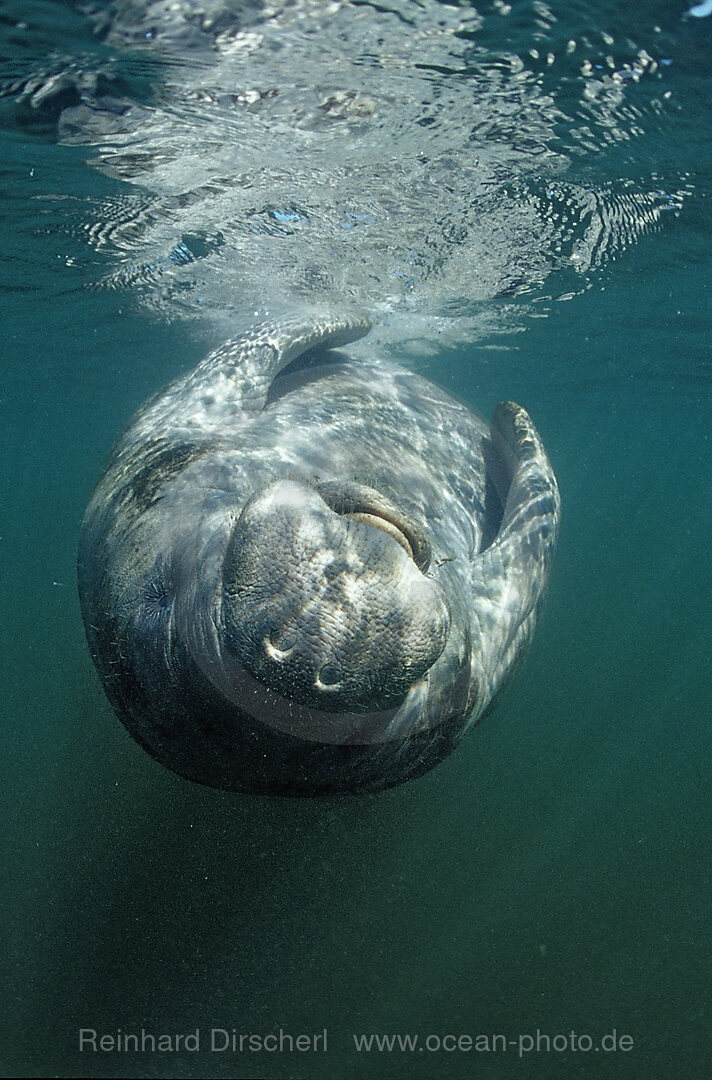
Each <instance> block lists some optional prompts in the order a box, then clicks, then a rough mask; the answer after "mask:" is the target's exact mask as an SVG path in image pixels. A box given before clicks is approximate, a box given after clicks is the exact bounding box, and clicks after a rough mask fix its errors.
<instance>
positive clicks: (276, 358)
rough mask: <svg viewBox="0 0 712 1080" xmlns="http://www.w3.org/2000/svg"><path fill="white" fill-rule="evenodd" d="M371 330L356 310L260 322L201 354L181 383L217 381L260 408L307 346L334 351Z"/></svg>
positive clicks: (237, 397)
mask: <svg viewBox="0 0 712 1080" xmlns="http://www.w3.org/2000/svg"><path fill="white" fill-rule="evenodd" d="M370 329H371V323H370V320H369V319H368V317H367V316H366V315H365V314H364V313H363V312H361V311H348V309H347V310H340V311H339V312H332V311H321V312H320V311H316V312H313V313H311V314H309V315H307V316H305V317H302V318H298V317H297V318H281V319H279V320H277V319H275V320H274V321H273V322H262V323H259V324H258V325H256V326H254V327H253V328H252V329H250V330H247V331H246V332H245V333H244V334H241V335H240V336H239V337H235V338H231V339H230V340H228V341H226V342H224V343H223V344H222V345H220V346H219V347H218V348H217V349H215V350H214V351H213V352H211V353H210V354H209V355H208V356H206V358H205V360H203V362H202V363H201V364H199V365H198V366H197V368H196V369H195V371H194V372H193V373H192V375H191V376H190V377H189V380H188V382H187V383H186V389H191V388H193V386H201V385H202V384H203V383H205V382H209V383H210V386H211V387H212V388H214V387H215V385H216V383H217V384H219V383H220V382H221V381H222V380H224V381H225V382H226V383H228V384H229V390H230V396H231V398H232V399H233V400H234V401H235V402H239V403H240V406H241V408H243V409H244V410H245V411H247V412H259V411H260V409H262V408H264V404H265V401H266V399H267V393H268V391H269V388H270V385H271V383H272V380H273V379H274V378H275V376H276V375H278V374H279V372H280V371H281V370H282V369H283V368H285V367H287V365H288V364H291V362H292V360H296V358H297V357H298V356H301V355H302V354H303V353H306V352H308V351H309V350H310V349H314V348H317V347H318V348H320V349H333V348H339V347H340V346H342V345H348V344H349V343H350V342H352V341H358V339H359V338H362V337H363V336H364V334H367V333H368V331H369V330H370Z"/></svg>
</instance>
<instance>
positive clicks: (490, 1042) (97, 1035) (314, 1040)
mask: <svg viewBox="0 0 712 1080" xmlns="http://www.w3.org/2000/svg"><path fill="white" fill-rule="evenodd" d="M351 1039H352V1044H353V1049H354V1050H355V1051H356V1052H357V1053H365V1054H369V1053H376V1054H383V1053H393V1052H396V1053H412V1052H413V1051H418V1050H420V1051H428V1052H430V1053H438V1052H444V1053H446V1054H451V1053H453V1052H456V1053H457V1052H459V1053H467V1052H471V1051H475V1052H479V1053H490V1054H492V1053H494V1054H497V1053H499V1054H502V1053H513V1054H515V1055H516V1056H517V1057H519V1058H522V1057H526V1056H527V1055H529V1054H531V1053H538V1054H541V1053H552V1052H553V1053H555V1054H556V1053H564V1052H566V1051H569V1052H572V1051H573V1052H578V1053H584V1054H585V1053H587V1052H589V1051H591V1050H595V1051H598V1050H602V1051H604V1053H607V1054H610V1053H615V1052H617V1051H623V1052H624V1053H625V1052H626V1051H629V1050H632V1049H633V1036H632V1035H626V1034H623V1033H619V1032H618V1031H617V1030H616V1028H613V1030H612V1031H609V1032H606V1033H605V1034H604V1035H601V1036H599V1037H594V1036H592V1035H587V1034H582V1033H579V1032H576V1031H573V1030H571V1031H568V1032H558V1033H556V1034H553V1035H550V1034H547V1033H546V1032H542V1031H540V1030H539V1028H537V1029H536V1032H533V1033H532V1032H523V1033H521V1034H519V1035H516V1036H510V1037H507V1036H506V1035H502V1034H488V1035H486V1034H480V1035H466V1034H461V1035H452V1034H445V1035H385V1034H384V1035H376V1034H361V1035H356V1034H352V1035H351ZM79 1050H80V1051H84V1052H86V1051H89V1052H90V1053H91V1052H94V1053H97V1052H101V1053H104V1054H110V1053H139V1054H140V1053H144V1054H145V1053H159V1054H161V1053H162V1054H166V1053H167V1054H171V1053H177V1052H178V1053H184V1052H187V1053H192V1054H194V1053H198V1052H200V1051H201V1050H202V1051H207V1052H208V1053H214V1054H221V1053H225V1051H227V1052H232V1053H238V1054H260V1053H265V1052H266V1053H282V1054H284V1053H287V1054H290V1053H294V1052H295V1051H296V1052H299V1053H308V1052H309V1051H311V1052H312V1053H322V1054H323V1053H326V1051H327V1029H326V1028H324V1029H323V1031H320V1032H314V1033H306V1032H303V1033H301V1034H299V1035H292V1034H290V1033H289V1032H288V1031H284V1030H283V1028H279V1030H278V1031H276V1032H271V1033H267V1034H261V1035H258V1034H249V1033H246V1032H240V1031H237V1030H236V1029H235V1028H232V1030H231V1031H228V1030H227V1028H215V1027H214V1028H210V1029H209V1031H208V1030H205V1031H203V1030H201V1029H200V1028H195V1030H194V1031H189V1032H183V1033H182V1034H157V1033H154V1032H151V1031H147V1030H146V1029H145V1028H141V1030H140V1031H123V1030H122V1029H121V1028H118V1029H117V1030H115V1031H112V1032H98V1031H96V1029H95V1028H80V1029H79Z"/></svg>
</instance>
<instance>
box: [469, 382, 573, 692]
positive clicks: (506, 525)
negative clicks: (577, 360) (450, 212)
mask: <svg viewBox="0 0 712 1080" xmlns="http://www.w3.org/2000/svg"><path fill="white" fill-rule="evenodd" d="M490 437H491V440H492V444H493V448H494V450H495V453H496V456H497V458H498V460H499V466H500V474H501V478H502V479H503V481H504V492H503V494H504V497H505V501H504V514H503V517H502V522H501V525H500V528H499V531H498V533H497V535H496V536H495V538H494V541H493V542H492V544H491V545H490V546H489V547H488V548H486V549H485V550H484V551H483V552H482V553H481V554H479V555H477V556H476V558H475V559H474V560H473V564H472V587H473V638H474V641H473V644H474V648H473V655H474V660H473V664H474V665H475V668H474V670H473V676H474V679H475V681H476V684H477V686H478V691H477V697H478V700H479V703H480V707H481V708H483V707H484V706H485V705H486V704H487V703H488V702H489V700H490V699H491V697H492V696H493V693H494V690H495V688H497V687H498V686H499V684H500V682H501V680H502V672H503V671H506V669H507V668H508V667H509V665H510V664H512V663H513V662H514V661H515V660H516V658H517V657H518V656H519V654H520V653H521V652H522V651H523V650H524V648H525V647H526V645H527V644H528V642H529V639H530V637H531V634H532V632H533V630H534V624H535V622H536V616H537V611H538V608H539V604H540V602H541V600H542V598H543V595H544V592H545V588H546V583H547V580H548V577H549V569H550V566H551V560H552V558H553V555H554V548H555V546H556V537H557V534H558V529H559V516H560V510H561V501H560V498H559V489H558V486H557V483H556V478H555V477H554V473H553V471H552V468H551V465H550V464H549V459H548V457H547V455H546V451H545V450H544V447H543V445H542V442H541V439H540V438H539V435H538V433H537V431H536V429H535V427H534V425H533V423H532V421H531V419H530V418H529V415H528V413H527V412H526V411H525V410H524V409H522V408H521V407H520V406H519V405H515V404H514V403H513V402H511V401H506V402H502V403H501V404H500V405H498V406H497V408H496V409H495V411H494V414H493V416H492V421H491V424H490Z"/></svg>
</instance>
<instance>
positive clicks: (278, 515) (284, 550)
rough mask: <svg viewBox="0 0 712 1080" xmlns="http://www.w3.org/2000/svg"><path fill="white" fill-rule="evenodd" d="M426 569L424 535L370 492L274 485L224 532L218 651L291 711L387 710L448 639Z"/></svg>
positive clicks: (357, 487)
mask: <svg viewBox="0 0 712 1080" xmlns="http://www.w3.org/2000/svg"><path fill="white" fill-rule="evenodd" d="M429 562H430V546H429V543H428V540H427V536H426V535H425V532H424V530H423V529H422V527H420V526H419V525H418V524H417V523H416V522H414V521H412V520H411V519H410V518H409V517H408V516H407V515H405V514H403V513H402V512H401V511H400V510H399V509H398V508H397V507H396V506H394V505H393V503H391V502H390V501H389V500H388V499H386V498H385V497H384V496H382V495H381V494H380V493H379V492H377V491H375V490H374V489H372V488H369V487H367V486H365V485H362V484H357V483H353V482H344V483H342V482H339V481H329V482H324V483H317V484H314V485H311V484H307V483H303V482H301V481H293V480H280V481H277V482H275V483H273V484H272V485H270V486H269V487H268V488H267V489H266V490H264V491H263V492H261V493H259V494H258V495H255V496H253V498H251V499H250V500H249V501H248V502H247V504H246V505H245V507H244V509H243V511H242V513H241V515H240V517H239V518H238V520H237V521H236V523H235V526H234V528H233V531H232V535H231V537H230V541H229V543H228V547H227V550H226V554H225V561H224V566H223V580H222V610H221V619H220V628H219V629H220V633H221V637H222V644H223V646H224V647H225V649H226V650H227V651H228V652H229V653H230V654H231V655H232V657H234V658H235V659H236V660H237V661H238V662H239V664H240V665H242V666H243V667H244V668H245V670H246V671H247V672H248V673H249V674H250V675H251V676H252V677H254V678H255V679H257V680H258V681H259V682H260V683H262V684H263V685H264V686H266V687H267V688H269V689H270V690H272V691H274V692H276V693H277V694H279V695H280V696H281V697H284V698H287V699H289V700H292V701H294V702H298V703H299V704H301V705H306V706H309V707H311V708H315V709H320V710H324V711H327V712H370V711H377V710H383V709H390V708H394V707H395V706H397V705H398V704H399V703H400V702H401V701H402V700H403V699H404V698H405V696H406V694H407V693H408V691H409V690H410V688H411V686H412V685H413V683H414V682H416V681H417V680H418V679H420V678H422V677H423V675H425V673H426V672H427V671H428V669H429V668H430V667H431V666H432V665H433V664H434V663H435V661H436V660H437V659H438V657H439V656H440V655H441V653H442V652H443V649H444V647H445V644H446V641H447V638H448V633H449V629H450V615H449V612H448V608H447V605H446V603H445V599H444V596H443V593H442V590H441V588H440V586H439V585H438V584H437V582H436V581H434V580H433V579H432V578H429V577H427V576H426V574H425V571H426V570H427V568H428V565H429Z"/></svg>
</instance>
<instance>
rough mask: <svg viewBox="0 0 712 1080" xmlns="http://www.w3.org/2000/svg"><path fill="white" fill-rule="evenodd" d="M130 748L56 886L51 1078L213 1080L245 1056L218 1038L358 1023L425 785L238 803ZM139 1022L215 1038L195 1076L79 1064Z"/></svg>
mask: <svg viewBox="0 0 712 1080" xmlns="http://www.w3.org/2000/svg"><path fill="white" fill-rule="evenodd" d="M108 719H109V720H110V719H112V718H111V716H109V718H108ZM114 722H115V723H118V722H117V721H114ZM116 739H117V740H120V745H119V754H120V763H119V764H120V768H121V772H122V774H123V777H124V779H122V780H121V781H117V780H116V778H115V774H114V775H110V773H111V768H112V766H111V765H109V767H108V768H107V767H106V766H107V762H106V761H104V762H101V763H100V765H101V766H103V771H104V774H105V775H104V776H103V777H102V776H101V775H100V776H99V777H98V778H97V777H94V778H93V779H92V780H91V790H87V789H85V790H81V788H80V789H79V790H76V787H75V789H74V790H73V808H72V810H73V812H74V813H77V812H78V810H77V807H78V806H79V805H81V804H82V803H84V806H83V807H82V811H81V812H82V813H88V814H89V815H91V817H92V819H93V827H92V828H91V829H90V832H89V834H88V839H87V832H86V823H85V829H84V835H82V830H81V828H78V830H77V831H76V832H75V834H74V836H73V837H71V838H68V850H67V853H66V859H65V861H64V866H65V868H66V870H67V874H69V871H70V867H71V873H72V876H71V880H70V879H69V877H67V878H66V879H65V880H64V881H63V882H57V883H55V885H54V886H53V896H54V897H56V899H55V903H56V905H57V906H56V911H55V912H54V913H53V918H52V919H51V920H50V925H51V924H54V929H50V931H49V934H48V941H47V943H46V949H47V952H46V954H45V973H44V981H45V982H46V985H45V986H44V987H43V988H42V993H41V994H38V995H37V997H36V998H35V1001H36V1003H37V1004H36V1009H37V1014H36V1015H34V1016H33V1017H31V1018H30V1019H29V1027H30V1030H32V1031H33V1032H38V1031H43V1032H44V1035H43V1036H38V1038H37V1042H38V1044H39V1043H43V1044H44V1045H45V1048H47V1047H49V1048H51V1050H50V1054H49V1056H50V1057H52V1054H53V1053H55V1052H58V1053H59V1054H60V1058H61V1060H59V1061H58V1060H56V1057H55V1058H54V1059H53V1060H52V1062H51V1065H52V1072H53V1073H54V1074H55V1075H75V1076H77V1075H93V1076H101V1075H106V1076H117V1075H149V1072H148V1071H147V1070H150V1069H151V1068H154V1067H155V1068H157V1069H159V1071H158V1072H156V1073H154V1075H194V1073H193V1072H192V1071H190V1070H191V1069H192V1067H193V1066H195V1067H196V1068H198V1061H199V1060H202V1062H203V1065H202V1069H203V1071H202V1072H200V1071H199V1072H198V1073H197V1074H195V1075H207V1073H206V1072H205V1067H206V1065H205V1063H206V1061H207V1060H208V1059H209V1061H210V1064H209V1069H211V1070H212V1072H211V1075H218V1074H221V1070H222V1069H226V1070H228V1073H229V1070H230V1068H232V1069H234V1068H235V1067H236V1065H237V1063H238V1061H239V1063H240V1067H242V1063H243V1060H244V1059H243V1056H242V1055H234V1054H233V1055H231V1057H232V1064H231V1063H230V1055H223V1056H222V1057H221V1056H220V1055H219V1054H210V1053H208V1054H205V1053H204V1052H203V1050H204V1047H205V1049H207V1050H209V1037H210V1029H211V1028H212V1027H220V1028H225V1029H227V1030H228V1031H230V1030H231V1029H232V1028H235V1029H236V1030H238V1031H239V1032H270V1031H274V1030H276V1029H277V1028H279V1027H280V1026H281V1027H283V1028H284V1029H285V1030H291V1031H295V1032H299V1031H305V1032H309V1031H312V1032H317V1031H320V1030H322V1029H323V1028H324V1027H326V1026H328V1023H329V1019H330V1017H333V1016H337V1017H341V1018H342V1019H343V1016H344V1015H345V1014H348V1006H347V1005H346V1000H347V999H348V996H349V995H350V994H354V995H358V996H360V995H362V994H363V990H364V980H365V976H364V971H363V969H364V956H363V951H364V946H365V947H366V950H367V951H368V948H369V945H370V944H372V943H369V940H368V939H369V938H370V937H372V936H373V929H374V928H373V925H372V922H371V920H372V918H373V915H374V910H373V888H374V884H376V885H377V886H378V887H381V888H382V887H384V885H385V887H388V882H389V880H391V879H392V878H393V875H394V874H396V875H397V874H398V872H399V870H400V862H401V859H400V857H399V853H400V855H401V856H403V854H404V853H403V850H402V849H403V848H404V838H407V837H409V836H411V835H412V832H413V829H414V822H413V811H414V810H415V812H416V813H422V802H421V799H422V785H423V784H424V783H428V780H427V778H424V780H423V781H420V782H411V783H410V784H408V785H405V786H404V787H401V788H395V789H392V790H390V791H386V792H383V793H379V794H376V795H367V796H360V797H344V798H336V797H327V798H321V799H289V798H269V797H261V796H247V795H234V794H232V793H226V792H223V791H217V790H212V789H209V788H204V787H200V786H199V785H196V784H193V783H191V782H189V781H185V780H182V779H180V778H179V777H176V776H174V775H173V774H172V773H170V772H168V771H167V770H165V769H164V768H162V767H161V766H159V765H157V764H155V763H154V762H153V761H151V760H150V759H149V758H148V756H147V755H145V754H143V753H142V751H141V750H140V749H139V748H138V747H136V746H135V745H134V744H133V743H132V742H130V741H129V738H128V736H125V735H124V734H123V732H121V733H120V734H119V735H117V736H116ZM112 764H113V765H114V767H115V762H113V763H112ZM89 775H90V773H88V774H87V776H89ZM419 790H420V796H418V792H419ZM72 810H70V812H68V814H67V817H68V818H70V817H71V812H72ZM369 908H370V909H371V913H370V916H369V914H368V913H369ZM376 944H377V945H378V943H376ZM378 947H380V945H379V946H378ZM48 1025H51V1030H49V1028H48ZM142 1027H143V1028H145V1029H146V1030H147V1031H151V1032H154V1033H156V1032H161V1031H164V1032H173V1033H176V1032H188V1031H194V1030H195V1028H196V1027H200V1029H201V1048H200V1053H199V1054H194V1055H192V1056H191V1055H188V1058H190V1060H186V1059H183V1060H182V1063H181V1064H182V1067H183V1068H184V1069H188V1070H189V1071H188V1072H185V1071H184V1072H178V1071H173V1072H171V1071H169V1072H166V1071H165V1069H166V1068H169V1070H170V1068H173V1067H174V1066H175V1062H176V1060H177V1058H176V1057H175V1055H164V1057H163V1061H162V1063H161V1062H159V1061H157V1060H156V1058H157V1057H158V1055H154V1057H153V1058H151V1056H150V1055H148V1054H145V1053H144V1054H134V1053H127V1054H121V1055H117V1054H96V1053H92V1054H88V1053H87V1052H84V1053H81V1054H80V1053H79V1052H78V1033H79V1029H80V1028H91V1029H95V1030H96V1031H97V1032H99V1033H101V1032H109V1033H114V1034H116V1032H117V1029H121V1030H122V1031H123V1032H132V1031H138V1032H140V1030H141V1028H142ZM60 1047H61V1048H62V1049H61V1051H60V1050H59V1048H60ZM45 1053H47V1050H46V1049H45ZM274 1057H275V1061H274V1062H273V1063H272V1064H273V1065H274V1069H275V1070H277V1071H275V1072H273V1073H271V1074H270V1075H291V1074H290V1073H289V1072H288V1071H287V1072H285V1073H282V1072H280V1071H279V1070H281V1069H287V1070H288V1068H289V1063H288V1060H287V1059H288V1058H289V1055H276V1056H274ZM277 1057H279V1058H282V1057H284V1061H282V1062H279V1061H277V1060H276V1058H277ZM255 1060H257V1059H255ZM152 1062H153V1064H152ZM332 1065H333V1059H332ZM39 1066H40V1067H41V1068H46V1067H47V1060H44V1061H40V1062H39ZM63 1066H66V1070H67V1071H66V1073H63V1072H62V1071H61V1070H62V1068H63ZM262 1068H264V1060H263V1062H262ZM310 1068H311V1066H310ZM117 1069H118V1070H119V1071H117ZM126 1069H128V1070H129V1071H128V1072H125V1071H121V1070H126ZM131 1069H133V1070H134V1071H133V1072H132V1071H131ZM137 1069H138V1072H137V1071H136V1070H137ZM83 1070H86V1071H83ZM216 1070H217V1071H216ZM226 1075H227V1073H226ZM240 1075H242V1074H240ZM260 1075H265V1074H264V1073H261V1074H260ZM312 1075H313V1070H312Z"/></svg>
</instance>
